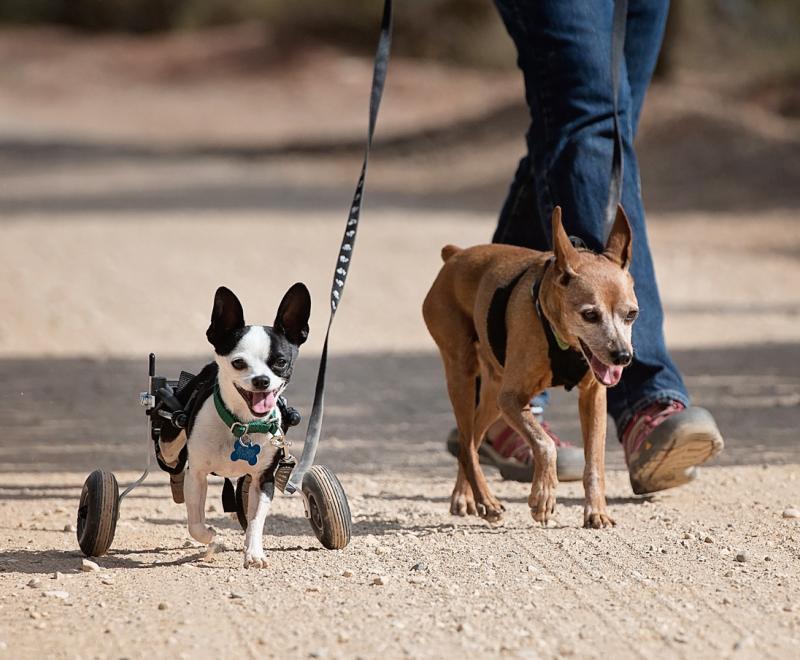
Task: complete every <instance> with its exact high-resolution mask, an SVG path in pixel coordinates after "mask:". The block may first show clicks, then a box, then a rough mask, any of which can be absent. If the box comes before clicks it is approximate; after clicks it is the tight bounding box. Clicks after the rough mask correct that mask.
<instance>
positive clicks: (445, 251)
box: [442, 245, 461, 262]
mask: <svg viewBox="0 0 800 660" xmlns="http://www.w3.org/2000/svg"><path fill="white" fill-rule="evenodd" d="M459 252H461V248H460V247H458V246H457V245H445V246H444V247H443V248H442V261H444V262H447V261H448V260H449V259H450V257H452V256H453V255H454V254H458V253H459Z"/></svg>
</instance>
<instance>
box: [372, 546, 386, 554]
mask: <svg viewBox="0 0 800 660" xmlns="http://www.w3.org/2000/svg"><path fill="white" fill-rule="evenodd" d="M375 554H376V555H386V554H389V549H388V548H387V547H386V546H383V545H379V546H378V547H376V548H375Z"/></svg>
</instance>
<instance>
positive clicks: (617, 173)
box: [603, 0, 628, 244]
mask: <svg viewBox="0 0 800 660" xmlns="http://www.w3.org/2000/svg"><path fill="white" fill-rule="evenodd" d="M627 22H628V0H615V2H614V25H613V27H612V32H611V90H612V94H613V96H614V156H613V160H612V161H611V182H610V183H609V186H608V204H607V205H606V224H605V227H604V229H603V243H604V244H605V242H606V241H607V240H608V235H609V234H610V233H611V228H612V227H613V226H614V219H615V218H616V216H617V205H618V204H619V203H620V201H621V200H622V177H623V173H624V170H623V162H622V132H621V131H620V127H619V83H620V73H621V69H622V57H623V54H624V50H625V28H626V25H627Z"/></svg>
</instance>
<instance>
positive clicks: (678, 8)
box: [0, 0, 800, 73]
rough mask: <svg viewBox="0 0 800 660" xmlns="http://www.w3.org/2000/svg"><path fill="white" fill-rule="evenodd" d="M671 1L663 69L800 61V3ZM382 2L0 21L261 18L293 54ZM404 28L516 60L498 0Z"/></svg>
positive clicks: (200, 2) (133, 27) (432, 50)
mask: <svg viewBox="0 0 800 660" xmlns="http://www.w3.org/2000/svg"><path fill="white" fill-rule="evenodd" d="M564 1H565V2H566V1H568V0H564ZM573 1H576V0H573ZM577 1H591V0H577ZM672 4H673V10H674V13H675V14H677V19H676V18H673V19H672V20H671V21H670V26H669V31H668V35H667V37H668V39H667V44H666V51H667V52H666V53H665V55H664V57H663V59H662V63H661V67H660V70H661V73H667V72H668V71H669V69H670V64H671V63H672V62H673V61H675V62H677V64H678V65H680V64H683V63H685V62H686V61H687V60H690V61H691V62H694V63H697V62H705V63H710V62H709V57H710V60H711V62H715V63H725V62H728V63H730V61H731V58H733V59H736V58H737V57H738V58H742V57H748V56H749V54H750V53H753V54H754V56H756V57H760V56H762V54H763V52H764V51H766V50H771V52H772V53H773V54H775V53H777V56H778V57H781V58H783V59H784V61H786V60H788V61H789V66H790V67H791V66H792V65H793V64H794V65H797V57H796V56H795V52H796V51H797V50H798V48H797V44H798V43H800V39H798V37H797V35H798V34H799V33H800V0H672ZM382 5H383V3H382V0H0V22H6V23H17V24H19V23H22V24H34V23H51V24H61V25H68V26H71V27H73V28H76V29H81V30H90V31H101V30H105V31H108V30H115V31H127V32H157V31H164V30H172V29H198V28H203V27H208V26H214V25H222V24H229V23H235V22H238V21H246V20H250V21H251V20H256V21H261V22H262V23H263V24H264V26H265V29H266V32H267V34H268V36H269V38H270V40H271V41H272V42H273V43H274V44H277V45H278V46H279V47H280V48H282V49H283V51H284V52H286V54H287V55H291V54H292V53H293V52H296V51H297V49H299V48H301V47H303V46H305V45H307V44H308V43H309V42H314V43H322V44H335V45H336V46H338V47H341V48H346V49H349V50H352V51H354V52H358V53H366V52H370V51H371V50H372V48H373V47H374V43H375V36H376V32H377V27H378V20H379V17H380V13H381V9H382ZM395 26H396V32H395V41H394V51H395V52H396V53H398V54H403V55H410V56H418V57H426V58H433V59H441V60H448V61H451V62H457V63H460V64H465V65H483V66H486V65H489V66H497V65H503V66H511V65H513V62H514V55H513V48H512V46H511V43H510V40H509V39H508V37H507V36H506V34H505V32H504V30H503V27H502V24H501V23H500V20H499V18H498V16H497V12H496V11H495V9H494V6H493V2H492V0H397V2H396V3H395ZM683 54H686V55H683ZM687 56H688V57H687Z"/></svg>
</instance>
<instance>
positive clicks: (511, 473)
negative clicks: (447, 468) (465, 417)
mask: <svg viewBox="0 0 800 660" xmlns="http://www.w3.org/2000/svg"><path fill="white" fill-rule="evenodd" d="M540 423H541V425H542V428H543V429H544V430H545V433H547V435H549V436H550V437H551V438H552V439H553V442H554V443H555V445H556V472H557V474H558V480H559V481H580V480H581V479H583V449H581V448H580V447H575V446H574V445H572V444H570V443H569V442H565V441H564V440H562V439H561V438H559V437H558V436H557V435H556V434H555V433H554V432H553V430H552V429H551V428H550V425H549V424H548V423H547V422H540ZM458 449H459V445H458V429H453V430H452V431H450V434H449V435H448V436H447V450H448V451H449V452H450V453H451V454H452V455H453V456H455V457H456V458H458ZM478 458H479V459H480V462H481V463H482V464H483V465H492V466H494V467H496V468H497V469H498V470H500V475H501V476H502V477H503V479H506V480H507V481H522V482H526V483H530V482H531V481H533V450H532V449H531V448H530V445H529V444H528V443H527V442H526V441H525V439H524V438H523V437H522V436H520V435H519V433H517V432H516V431H514V430H513V429H512V428H511V427H510V426H506V427H505V428H504V429H503V430H502V431H501V432H500V433H499V434H498V435H497V436H496V437H495V438H494V439H493V440H490V439H489V438H488V437H486V438H484V440H483V442H482V443H481V446H480V449H479V450H478Z"/></svg>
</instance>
